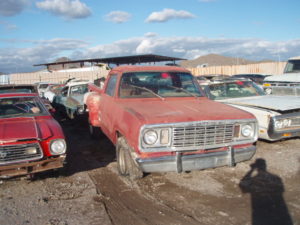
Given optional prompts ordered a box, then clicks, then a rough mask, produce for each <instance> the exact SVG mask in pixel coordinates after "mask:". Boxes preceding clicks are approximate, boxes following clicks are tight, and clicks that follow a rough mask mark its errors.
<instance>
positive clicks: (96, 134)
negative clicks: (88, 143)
mask: <svg viewBox="0 0 300 225" xmlns="http://www.w3.org/2000/svg"><path fill="white" fill-rule="evenodd" d="M89 134H90V137H91V138H92V139H99V138H100V136H101V135H100V134H101V131H100V128H99V127H94V126H93V125H92V124H91V123H89Z"/></svg>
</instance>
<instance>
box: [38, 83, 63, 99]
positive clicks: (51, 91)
mask: <svg viewBox="0 0 300 225" xmlns="http://www.w3.org/2000/svg"><path fill="white" fill-rule="evenodd" d="M63 87H64V85H63V84H51V85H49V86H48V87H47V88H46V90H45V92H44V96H43V97H44V98H46V99H48V100H49V101H50V102H51V103H52V102H53V100H54V97H55V96H56V95H58V94H59V92H60V90H61V89H62V88H63Z"/></svg>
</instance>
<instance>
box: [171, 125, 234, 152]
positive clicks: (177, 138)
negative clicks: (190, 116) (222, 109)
mask: <svg viewBox="0 0 300 225" xmlns="http://www.w3.org/2000/svg"><path fill="white" fill-rule="evenodd" d="M233 138H234V123H222V122H218V121H209V122H203V123H201V122H200V123H196V124H191V125H185V126H177V127H174V128H173V140H172V147H174V148H176V149H184V148H191V147H196V148H199V149H200V148H201V149H207V148H215V147H220V146H224V145H226V144H229V143H232V142H233V141H234V140H233Z"/></svg>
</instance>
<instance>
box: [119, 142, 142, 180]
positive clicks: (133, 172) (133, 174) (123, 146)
mask: <svg viewBox="0 0 300 225" xmlns="http://www.w3.org/2000/svg"><path fill="white" fill-rule="evenodd" d="M116 153H117V166H118V172H119V174H120V175H122V176H129V178H130V179H131V180H136V179H140V178H142V177H143V175H144V174H143V171H142V170H141V169H140V168H139V167H138V165H137V164H136V163H135V162H134V161H133V159H132V157H131V154H130V147H129V146H128V144H127V142H126V139H125V138H124V137H119V138H118V141H117V145H116Z"/></svg>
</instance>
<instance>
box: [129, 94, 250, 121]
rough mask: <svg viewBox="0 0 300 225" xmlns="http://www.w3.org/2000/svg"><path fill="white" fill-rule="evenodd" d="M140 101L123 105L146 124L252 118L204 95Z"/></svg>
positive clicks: (246, 113)
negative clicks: (189, 97)
mask: <svg viewBox="0 0 300 225" xmlns="http://www.w3.org/2000/svg"><path fill="white" fill-rule="evenodd" d="M142 101H143V103H142V104H141V100H139V101H138V100H137V101H126V102H124V103H123V107H124V109H125V110H126V111H127V112H129V113H132V114H134V115H135V116H136V117H138V118H139V119H140V120H143V121H144V122H145V123H148V124H151V123H153V124H154V123H176V122H191V121H203V120H234V119H246V118H254V117H253V116H252V115H251V114H250V113H248V112H245V111H242V110H240V109H237V108H234V107H231V106H228V105H225V104H222V103H219V102H215V101H212V100H209V99H207V98H204V97H202V98H198V99H196V98H193V99H182V98H181V99H165V100H146V99H143V100H142ZM141 105H142V107H141Z"/></svg>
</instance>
